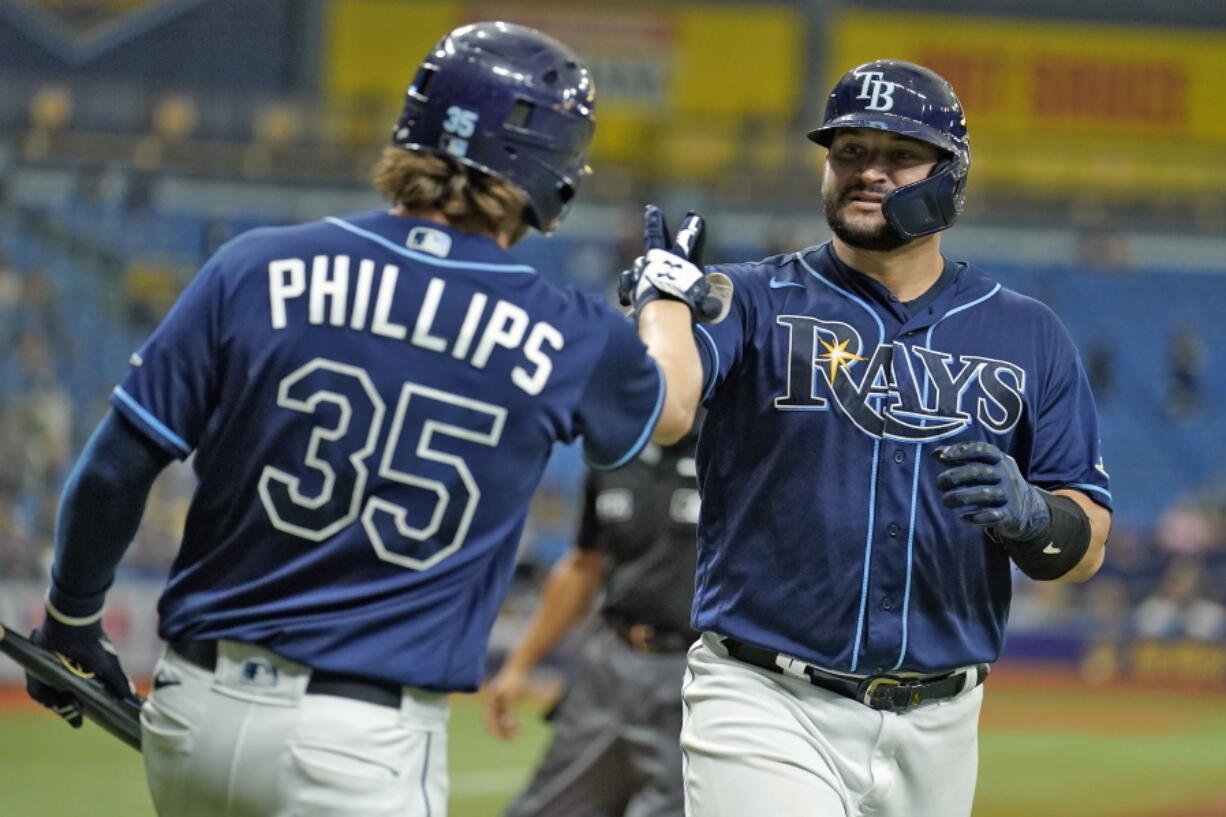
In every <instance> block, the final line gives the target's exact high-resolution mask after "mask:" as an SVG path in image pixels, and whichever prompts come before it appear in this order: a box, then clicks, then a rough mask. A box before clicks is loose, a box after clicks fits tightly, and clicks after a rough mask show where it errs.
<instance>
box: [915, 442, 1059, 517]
mask: <svg viewBox="0 0 1226 817" xmlns="http://www.w3.org/2000/svg"><path fill="white" fill-rule="evenodd" d="M932 455H933V456H934V457H936V458H937V459H938V460H939V461H940V462H942V463H944V464H945V465H949V466H952V467H951V468H949V469H948V470H946V471H943V472H941V473H940V474H939V475H938V476H937V488H938V489H940V491H941V494H942V496H941V502H942V504H944V505H945V507H946V508H952V509H953V510H955V511H958V513H959V514H960V515H961V516H962V519H963V521H965V522H967V523H969V524H971V525H978V526H980V527H984V528H991V529H992V531H993V532H994V533H996V535H997V536H999V537H1001V538H1004V539H1012V540H1017V541H1024V540H1028V539H1031V538H1034V537H1036V536H1039V535H1041V534H1042V533H1043V532H1044V531H1045V530H1046V529H1047V527H1048V523H1049V522H1050V513H1049V511H1048V509H1047V503H1046V502H1044V501H1043V497H1042V495H1041V494H1040V493H1039V491H1038V489H1037V488H1035V487H1034V486H1033V485H1031V484H1030V483H1028V482H1026V480H1025V478H1024V477H1023V476H1022V473H1021V471H1020V470H1018V467H1017V463H1016V462H1015V461H1014V459H1013V458H1012V457H1010V456H1009V455H1007V454H1005V453H1004V452H1003V451H1001V450H1000V449H999V448H997V447H996V446H994V445H992V444H991V443H989V442H984V441H982V440H975V441H972V442H961V443H954V444H953V445H946V446H940V447H938V448H935V449H933V452H932Z"/></svg>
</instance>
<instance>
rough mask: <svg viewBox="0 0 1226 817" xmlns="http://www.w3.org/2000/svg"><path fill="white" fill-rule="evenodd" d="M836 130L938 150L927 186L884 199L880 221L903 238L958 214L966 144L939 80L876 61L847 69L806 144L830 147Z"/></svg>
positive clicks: (915, 68)
mask: <svg viewBox="0 0 1226 817" xmlns="http://www.w3.org/2000/svg"><path fill="white" fill-rule="evenodd" d="M838 128H872V129H875V130H885V131H890V132H891V133H897V134H901V135H902V136H909V137H911V138H912V139H918V140H919V141H921V142H927V143H928V144H930V145H935V146H936V147H938V148H940V149H941V151H942V152H943V153H944V154H945V158H944V159H943V160H942V161H940V162H938V163H937V165H936V167H934V168H933V169H932V173H930V174H929V175H928V178H926V179H923V180H921V181H918V182H914V183H912V184H907V185H903V186H902V187H899V188H896V189H894V190H892V191H890V194H889V195H888V196H886V198H885V202H884V203H883V205H882V210H883V212H884V213H885V218H886V220H887V221H888V222H889V223H890V225H891V226H892V227H893V228H894V229H895V230H897V231H898V232H899V233H900V234H901V235H902V236H903V237H905V238H919V237H920V236H923V235H929V234H930V233H935V232H938V231H940V230H944V229H945V228H947V227H949V226H951V225H952V224H953V223H954V222H955V221H957V220H958V216H959V215H961V214H962V203H963V201H964V200H965V198H966V174H967V172H968V171H969V170H970V169H971V143H970V139H969V138H968V137H967V135H966V117H965V115H963V113H962V103H960V102H959V101H958V97H957V96H956V95H955V94H954V89H953V86H951V85H950V84H949V83H948V82H946V81H945V79H943V78H942V77H941V76H940V75H939V74H937V73H936V72H934V71H930V70H928V69H927V68H924V67H923V66H922V65H915V64H913V63H909V62H902V61H900V60H876V61H874V62H869V63H865V64H864V65H861V66H859V67H857V68H853V69H851V70H850V71H848V72H847V73H846V74H844V75H843V78H842V79H840V80H839V81H838V83H837V84H836V85H835V86H834V90H833V91H831V92H830V99H829V100H828V101H827V102H826V116H825V118H824V120H823V121H822V125H821V127H819V128H817V129H816V130H812V131H810V132H809V138H810V139H812V140H813V141H814V142H817V143H818V144H819V145H824V146H826V147H830V143H831V142H832V141H834V134H835V131H836V129H838Z"/></svg>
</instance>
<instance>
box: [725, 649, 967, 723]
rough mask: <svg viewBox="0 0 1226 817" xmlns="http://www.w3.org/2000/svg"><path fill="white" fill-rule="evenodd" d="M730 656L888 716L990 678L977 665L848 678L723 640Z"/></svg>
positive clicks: (947, 695) (953, 693)
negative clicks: (907, 674) (932, 672)
mask: <svg viewBox="0 0 1226 817" xmlns="http://www.w3.org/2000/svg"><path fill="white" fill-rule="evenodd" d="M722 641H723V643H724V646H725V647H727V648H728V654H729V655H731V656H732V657H733V658H735V659H737V660H738V661H744V662H745V663H746V664H753V665H754V666H755V667H761V668H762V669H767V670H770V671H771V672H777V673H779V674H781V675H788V676H792V677H796V676H798V675H799V674H800V673H803V674H804V677H805V678H807V679H808V681H809V683H811V684H813V685H814V686H818V687H821V688H822V689H828V690H830V691H831V692H836V693H838V694H839V695H842V696H844V697H846V698H851V699H852V700H855V701H859V702H860V703H862V704H864V705H865V706H869V707H872V708H873V709H880V710H884V711H886V712H906V711H907V710H909V709H913V708H914V707H917V706H919V705H921V704H926V703H931V702H932V701H940V700H942V699H944V698H952V697H953V696H955V695H957V694H958V693H959V692H962V691H963V690H965V689H966V688H967V684H968V683H971V679H974V681H973V684H972V686H979V685H980V684H982V683H983V679H984V678H987V677H988V665H987V664H978V665H976V666H975V667H973V668H972V669H971V670H970V672H963V671H961V670H959V671H955V672H946V673H943V674H940V675H925V676H920V677H917V678H907V677H902V676H898V675H871V676H869V677H867V678H857V677H845V676H842V675H836V674H835V673H832V672H828V671H827V670H824V669H822V668H820V667H815V666H813V665H812V664H805V663H802V662H800V661H797V660H796V659H795V658H790V657H788V656H785V655H784V654H783V653H777V652H773V651H772V650H764V649H762V648H761V647H755V646H753V645H752V644H746V643H745V642H743V641H737V640H736V639H735V638H723V639H722ZM784 664H787V665H788V666H789V667H794V668H795V671H794V672H787V671H786V670H784V668H783V665H784Z"/></svg>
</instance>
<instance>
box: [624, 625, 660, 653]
mask: <svg viewBox="0 0 1226 817" xmlns="http://www.w3.org/2000/svg"><path fill="white" fill-rule="evenodd" d="M655 634H656V628H655V627H653V626H651V625H650V624H631V625H630V628H629V629H628V630H626V640H627V641H629V642H630V646H631V647H634V648H635V649H636V650H638V651H639V652H655V650H654V649H653V648H652V644H651V639H652V638H653V637H654V636H655Z"/></svg>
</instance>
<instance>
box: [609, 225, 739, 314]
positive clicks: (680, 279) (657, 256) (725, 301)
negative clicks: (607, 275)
mask: <svg viewBox="0 0 1226 817" xmlns="http://www.w3.org/2000/svg"><path fill="white" fill-rule="evenodd" d="M704 227H705V222H704V221H703V218H702V216H701V215H699V214H698V213H695V212H692V211H691V212H689V213H687V214H686V216H685V219H684V220H683V221H682V223H681V228H680V229H679V230H678V231H677V236H676V240H672V239H671V238H670V237H669V232H668V225H667V223H666V222H665V219H664V213H663V212H662V211H661V210H660V208H659V207H656V206H655V205H654V204H649V205H647V208H646V210H645V212H644V214H643V249H644V253H643V255H641V256H639V257H638V258H637V259H635V261H634V264H633V266H632V267H631V268H630V269H629V270H626V271H625V272H623V273H622V275H621V279H620V280H619V281H618V295H619V299H620V301H621V303H622V305H623V306H630V305H631V304H633V305H634V307H635V308H636V309H642V308H643V307H644V306H646V305H647V304H648V303H650V302H651V301H654V300H656V299H657V298H662V297H663V298H672V299H675V300H678V301H681V302H683V303H685V305H686V306H688V307H689V308H690V312H691V314H692V315H693V316H694V320H696V321H700V322H703V323H719V322H720V321H722V320H723V319H724V318H725V317H727V315H728V310H729V308H730V307H731V303H732V281H731V280H730V279H729V278H728V276H726V275H724V274H723V273H718V272H713V273H710V274H709V275H708V274H704V273H703V271H702V258H701V256H702V248H703V244H704Z"/></svg>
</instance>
